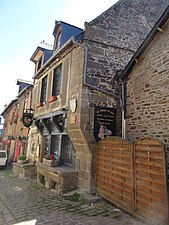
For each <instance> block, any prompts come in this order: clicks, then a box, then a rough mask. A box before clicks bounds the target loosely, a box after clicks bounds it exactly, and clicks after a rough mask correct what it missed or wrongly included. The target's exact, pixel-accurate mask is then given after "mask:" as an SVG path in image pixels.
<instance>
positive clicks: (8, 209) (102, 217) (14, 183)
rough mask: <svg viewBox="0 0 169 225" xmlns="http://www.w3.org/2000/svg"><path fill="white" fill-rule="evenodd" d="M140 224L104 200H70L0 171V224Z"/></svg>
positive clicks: (9, 172)
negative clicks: (84, 202)
mask: <svg viewBox="0 0 169 225" xmlns="http://www.w3.org/2000/svg"><path fill="white" fill-rule="evenodd" d="M14 224H23V225H35V224H36V225H99V224H101V225H102V224H106V225H144V224H145V223H143V222H141V221H139V220H137V219H136V218H134V217H132V216H130V215H128V214H126V213H124V212H123V211H121V210H120V209H117V208H116V207H115V206H113V205H112V204H110V203H108V202H106V201H104V200H103V201H100V202H99V203H95V204H92V205H88V204H83V205H81V204H80V203H78V202H72V201H70V200H66V199H65V198H63V197H58V196H57V195H56V193H55V192H53V191H50V190H47V189H45V188H44V187H42V186H39V185H37V184H36V183H35V182H33V181H28V180H25V179H20V178H17V177H15V176H14V175H13V173H12V171H11V170H4V171H2V170H0V225H14Z"/></svg>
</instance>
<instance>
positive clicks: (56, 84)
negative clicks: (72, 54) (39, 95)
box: [52, 64, 62, 96]
mask: <svg viewBox="0 0 169 225" xmlns="http://www.w3.org/2000/svg"><path fill="white" fill-rule="evenodd" d="M61 74H62V64H60V65H59V66H58V67H56V68H55V69H54V74H53V87H52V96H57V95H59V94H60V83H61Z"/></svg>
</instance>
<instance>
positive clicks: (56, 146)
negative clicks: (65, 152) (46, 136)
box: [50, 135, 60, 156]
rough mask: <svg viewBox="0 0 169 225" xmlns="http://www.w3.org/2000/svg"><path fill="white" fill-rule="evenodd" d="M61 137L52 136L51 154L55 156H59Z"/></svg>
mask: <svg viewBox="0 0 169 225" xmlns="http://www.w3.org/2000/svg"><path fill="white" fill-rule="evenodd" d="M59 137H60V135H52V136H51V150H50V153H51V154H55V155H57V156H59V146H60V143H59V142H60V138H59Z"/></svg>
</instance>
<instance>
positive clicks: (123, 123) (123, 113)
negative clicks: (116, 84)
mask: <svg viewBox="0 0 169 225" xmlns="http://www.w3.org/2000/svg"><path fill="white" fill-rule="evenodd" d="M72 41H73V43H74V44H76V45H78V46H80V47H81V48H83V49H84V51H85V63H84V74H83V83H84V85H86V86H88V87H90V88H92V89H95V90H97V91H100V92H102V93H104V94H107V95H110V96H112V97H114V98H117V99H119V101H120V106H121V109H122V138H123V139H125V136H126V135H125V111H124V109H125V107H124V87H125V84H124V82H123V81H122V80H121V82H122V97H120V96H118V95H116V94H115V93H110V92H108V91H106V90H102V89H101V88H99V87H96V86H94V85H92V84H90V83H88V82H87V62H88V46H87V45H85V44H80V43H79V42H77V41H76V40H75V39H74V38H73V37H72Z"/></svg>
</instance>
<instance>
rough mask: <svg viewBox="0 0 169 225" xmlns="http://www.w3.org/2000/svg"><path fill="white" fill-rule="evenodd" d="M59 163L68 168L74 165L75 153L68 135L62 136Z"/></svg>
mask: <svg viewBox="0 0 169 225" xmlns="http://www.w3.org/2000/svg"><path fill="white" fill-rule="evenodd" d="M61 163H62V164H64V165H67V166H70V167H74V165H75V151H74V147H73V145H72V143H71V141H70V139H69V137H68V135H62V144H61Z"/></svg>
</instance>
